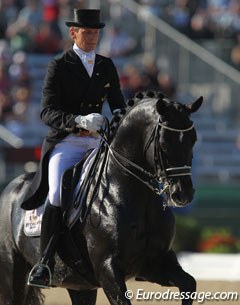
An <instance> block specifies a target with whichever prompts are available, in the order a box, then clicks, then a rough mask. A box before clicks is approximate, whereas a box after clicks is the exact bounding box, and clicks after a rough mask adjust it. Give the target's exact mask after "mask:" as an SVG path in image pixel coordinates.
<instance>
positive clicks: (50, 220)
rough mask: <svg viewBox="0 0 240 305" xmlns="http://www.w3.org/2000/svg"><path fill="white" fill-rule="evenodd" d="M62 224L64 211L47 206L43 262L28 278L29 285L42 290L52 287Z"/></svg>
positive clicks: (43, 232)
mask: <svg viewBox="0 0 240 305" xmlns="http://www.w3.org/2000/svg"><path fill="white" fill-rule="evenodd" d="M61 223H62V209H61V208H60V207H56V206H53V205H51V204H50V203H48V204H47V206H46V209H45V212H44V214H43V219H42V229H41V239H40V250H41V255H42V257H41V260H40V262H39V263H38V264H37V265H35V266H34V267H33V269H32V270H31V272H30V275H29V278H28V285H31V286H37V287H41V288H48V287H49V286H51V278H52V273H53V270H54V265H55V260H54V254H55V252H56V247H57V243H58V240H59V235H60V230H61Z"/></svg>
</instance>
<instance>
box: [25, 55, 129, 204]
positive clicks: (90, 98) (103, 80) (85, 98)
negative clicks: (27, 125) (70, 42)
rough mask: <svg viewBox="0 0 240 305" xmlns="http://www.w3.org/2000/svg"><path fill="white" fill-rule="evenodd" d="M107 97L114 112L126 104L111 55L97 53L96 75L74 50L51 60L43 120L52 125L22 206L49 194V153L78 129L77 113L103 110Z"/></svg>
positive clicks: (46, 78)
mask: <svg viewBox="0 0 240 305" xmlns="http://www.w3.org/2000/svg"><path fill="white" fill-rule="evenodd" d="M105 100H107V101H108V103H109V106H110V109H111V110H112V111H113V110H114V109H117V108H122V107H124V106H125V103H124V98H123V95H122V93H121V90H120V84H119V77H118V74H117V70H116V67H115V65H114V64H113V62H112V60H111V59H110V58H107V57H104V56H101V55H98V54H96V58H95V64H94V69H93V74H92V77H89V75H88V73H87V70H86V69H85V67H84V66H83V64H82V62H81V60H80V59H79V57H78V55H77V54H76V53H75V52H74V51H73V50H70V51H68V52H66V53H64V54H63V55H62V56H61V57H60V58H58V59H53V60H52V61H51V62H50V63H49V65H48V69H47V73H46V77H45V80H44V84H43V90H42V100H41V119H42V121H43V122H44V123H45V124H46V125H47V126H49V127H50V128H49V132H48V134H47V136H46V138H45V139H44V142H43V146H42V157H41V161H40V165H39V168H38V171H37V172H36V174H35V176H34V179H33V182H32V183H31V185H30V186H29V189H28V191H27V193H26V196H25V199H24V201H23V203H22V208H24V209H32V208H36V207H38V206H39V205H40V204H41V203H42V201H43V200H44V198H45V197H46V195H47V192H48V174H47V173H48V159H49V153H50V152H51V151H52V149H53V148H54V146H55V145H56V144H57V143H58V142H60V141H61V140H62V139H63V138H65V137H66V136H67V135H68V134H70V133H74V132H75V131H76V123H75V120H74V119H75V118H76V116H78V115H87V114H90V113H94V112H95V113H101V111H102V105H103V102H104V101H105Z"/></svg>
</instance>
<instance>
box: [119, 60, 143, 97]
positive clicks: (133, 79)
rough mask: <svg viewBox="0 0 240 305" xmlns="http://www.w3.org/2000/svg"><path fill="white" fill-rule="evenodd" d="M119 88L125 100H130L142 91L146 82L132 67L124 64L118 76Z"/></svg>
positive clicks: (138, 71)
mask: <svg viewBox="0 0 240 305" xmlns="http://www.w3.org/2000/svg"><path fill="white" fill-rule="evenodd" d="M120 75H121V77H120V81H121V88H122V92H123V95H124V97H125V98H127V99H128V98H131V97H133V96H134V95H135V93H136V92H138V91H144V90H145V89H146V87H147V84H148V80H147V78H146V76H143V74H142V73H141V71H140V70H139V69H138V68H136V67H135V66H134V65H131V64H126V65H125V66H124V67H123V71H122V73H121V74H120Z"/></svg>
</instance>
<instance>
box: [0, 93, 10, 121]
mask: <svg viewBox="0 0 240 305" xmlns="http://www.w3.org/2000/svg"><path fill="white" fill-rule="evenodd" d="M11 113H12V100H11V96H10V94H9V93H8V92H3V91H0V123H1V124H2V123H4V122H5V119H6V116H7V114H11Z"/></svg>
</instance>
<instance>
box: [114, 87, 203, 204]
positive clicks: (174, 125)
mask: <svg viewBox="0 0 240 305" xmlns="http://www.w3.org/2000/svg"><path fill="white" fill-rule="evenodd" d="M202 100H203V99H202V97H200V98H199V99H197V100H196V101H195V102H193V103H190V104H185V105H184V104H181V103H176V102H172V101H169V100H168V99H166V98H165V97H164V96H163V95H162V94H161V93H155V92H148V93H146V94H143V93H139V94H138V95H136V97H135V98H134V99H131V100H129V102H128V107H127V109H124V110H123V111H121V112H119V113H118V116H116V117H115V118H114V120H113V124H112V126H114V122H115V124H116V126H117V132H116V133H115V135H116V137H114V141H113V143H112V145H111V148H112V149H111V150H110V151H111V153H112V156H113V157H114V160H115V162H116V163H117V164H118V166H120V167H121V168H122V169H124V170H125V172H127V173H128V174H129V175H130V176H132V177H134V178H135V180H136V179H137V180H139V181H141V182H142V183H144V184H145V185H147V186H148V187H149V188H150V189H152V190H153V191H155V192H156V193H158V194H163V193H164V194H165V195H166V196H164V197H165V201H166V204H167V205H170V206H176V207H180V206H181V207H182V206H185V205H186V204H188V203H190V202H191V201H192V199H193V194H194V189H193V184H192V179H191V166H192V150H193V146H194V143H195V142H196V138H197V136H196V131H195V128H194V125H193V122H192V121H191V120H190V115H191V114H192V113H193V112H196V111H197V110H198V109H199V107H200V106H201V104H202Z"/></svg>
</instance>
